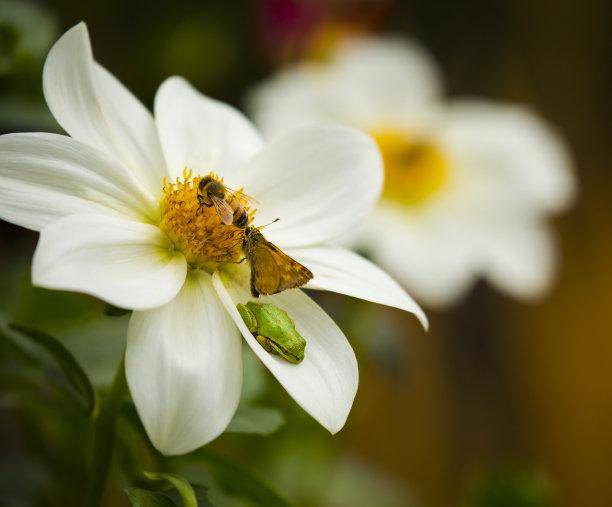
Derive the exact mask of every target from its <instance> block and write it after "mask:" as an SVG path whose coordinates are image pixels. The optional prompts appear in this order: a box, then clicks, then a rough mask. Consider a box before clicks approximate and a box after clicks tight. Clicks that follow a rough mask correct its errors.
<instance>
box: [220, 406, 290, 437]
mask: <svg viewBox="0 0 612 507" xmlns="http://www.w3.org/2000/svg"><path fill="white" fill-rule="evenodd" d="M284 424H285V416H283V414H282V412H281V411H280V410H278V409H275V408H269V407H255V406H249V405H245V406H239V407H238V410H237V411H236V414H235V415H234V418H233V419H232V421H231V422H230V423H229V426H228V427H227V429H226V430H225V431H226V432H229V433H251V434H256V435H270V434H272V433H274V432H275V431H277V430H278V429H279V428H280V427H281V426H283V425H284Z"/></svg>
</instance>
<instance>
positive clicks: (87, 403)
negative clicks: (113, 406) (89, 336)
mask: <svg viewBox="0 0 612 507" xmlns="http://www.w3.org/2000/svg"><path fill="white" fill-rule="evenodd" d="M9 328H10V329H12V330H13V331H16V332H18V333H19V334H20V335H22V336H24V337H26V338H29V339H30V340H31V341H33V342H34V343H36V344H37V345H38V346H40V347H42V348H43V349H44V350H45V351H46V352H47V353H49V354H50V355H51V356H52V357H53V359H55V361H56V362H57V364H58V365H59V367H60V368H61V370H62V371H63V372H64V375H66V378H67V379H68V382H69V383H70V385H72V387H74V389H75V390H76V391H77V392H78V393H79V394H80V395H81V401H82V404H83V406H84V409H85V413H86V414H87V416H91V415H92V414H93V413H94V412H95V411H96V408H97V406H98V399H97V396H96V392H95V390H94V388H93V386H92V385H91V382H90V380H89V377H88V376H87V374H86V373H85V372H84V371H83V368H81V366H80V365H79V363H78V362H77V361H76V359H75V358H74V356H73V355H72V354H71V353H70V351H69V350H68V349H67V348H66V347H64V345H62V343H61V342H60V341H59V340H57V339H56V338H54V337H53V336H51V335H49V334H47V333H43V332H42V331H39V330H37V329H31V328H29V327H26V326H22V325H19V324H9Z"/></svg>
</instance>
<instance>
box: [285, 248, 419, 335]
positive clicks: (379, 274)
mask: <svg viewBox="0 0 612 507" xmlns="http://www.w3.org/2000/svg"><path fill="white" fill-rule="evenodd" d="M285 253H287V254H288V255H290V256H291V257H293V258H294V259H296V260H297V261H299V262H301V263H302V264H304V265H305V266H306V267H307V268H309V269H310V270H311V271H312V273H313V274H314V278H313V279H312V280H311V281H310V282H309V283H308V285H306V287H305V288H307V289H321V290H329V291H333V292H339V293H340V294H346V295H347V296H353V297H356V298H360V299H365V300H366V301H372V302H374V303H380V304H383V305H387V306H392V307H394V308H400V309H401V310H406V311H407V312H411V313H414V314H415V315H416V316H417V318H418V319H419V320H420V321H421V324H423V326H424V327H425V328H427V326H428V323H427V317H426V316H425V313H424V312H423V310H422V309H421V308H420V307H419V305H417V304H416V302H415V301H414V300H413V299H412V298H411V297H410V296H409V295H408V294H407V293H406V291H405V290H404V289H402V288H401V287H400V286H399V285H398V283H397V282H396V281H395V280H393V278H391V277H390V276H389V275H388V274H387V273H385V272H384V271H383V270H382V269H380V268H379V267H378V266H376V265H375V264H373V263H371V262H370V261H368V260H366V259H364V258H363V257H361V256H359V255H357V254H356V253H353V252H351V251H349V250H345V249H344V248H334V247H310V248H304V249H300V250H293V249H292V250H286V251H285Z"/></svg>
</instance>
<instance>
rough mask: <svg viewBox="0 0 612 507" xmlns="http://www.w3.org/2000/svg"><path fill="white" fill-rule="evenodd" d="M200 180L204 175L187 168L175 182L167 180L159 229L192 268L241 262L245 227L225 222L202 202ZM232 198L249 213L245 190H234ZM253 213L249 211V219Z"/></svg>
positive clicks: (214, 266) (213, 266)
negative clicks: (199, 191) (199, 190)
mask: <svg viewBox="0 0 612 507" xmlns="http://www.w3.org/2000/svg"><path fill="white" fill-rule="evenodd" d="M201 180H202V176H195V177H194V176H192V174H191V171H188V170H185V171H183V177H182V178H177V179H176V181H175V182H168V181H167V180H164V186H163V191H164V195H163V197H162V199H161V202H160V210H161V222H160V228H161V229H162V230H163V231H164V232H165V233H166V234H167V235H168V237H169V238H170V239H171V240H172V242H173V243H174V247H175V248H176V249H177V250H179V251H181V252H182V253H183V254H184V255H185V258H186V259H187V262H188V263H189V264H190V265H191V266H192V267H196V268H203V269H206V270H208V271H210V272H212V271H214V270H215V269H216V268H217V267H218V266H219V265H220V264H222V263H226V262H239V261H240V260H241V259H242V258H243V257H244V255H243V252H242V242H243V240H244V228H239V227H236V226H235V225H233V224H229V225H225V224H223V223H222V222H221V218H220V217H219V215H218V214H217V211H216V210H215V207H214V206H210V207H208V206H205V205H203V204H200V202H199V200H198V185H199V183H200V181H201ZM218 180H219V181H220V182H222V180H221V179H218ZM232 198H233V199H235V200H236V202H238V203H240V204H241V205H242V206H243V207H244V208H245V210H246V211H247V213H249V208H248V199H247V198H246V197H245V195H244V194H243V192H242V190H238V191H236V192H233V194H232ZM253 214H254V212H251V213H249V222H250V221H251V220H252V218H253Z"/></svg>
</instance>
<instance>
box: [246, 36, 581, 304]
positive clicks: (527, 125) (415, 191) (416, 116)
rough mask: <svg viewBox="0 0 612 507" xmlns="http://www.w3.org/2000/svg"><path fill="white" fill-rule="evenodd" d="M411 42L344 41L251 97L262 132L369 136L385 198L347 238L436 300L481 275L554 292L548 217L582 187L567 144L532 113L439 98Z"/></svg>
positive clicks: (522, 293)
mask: <svg viewBox="0 0 612 507" xmlns="http://www.w3.org/2000/svg"><path fill="white" fill-rule="evenodd" d="M441 88H442V87H441V83H440V78H439V73H438V69H437V68H436V66H435V64H434V62H433V59H432V58H431V57H430V55H429V54H428V53H427V52H426V51H425V50H424V49H423V48H421V47H419V46H418V45H416V44H415V43H410V42H408V41H403V40H401V39H396V38H391V37H389V38H363V39H352V40H348V41H345V42H344V43H343V44H341V45H339V46H337V48H336V49H335V50H334V51H333V52H332V53H331V54H330V56H329V58H328V59H327V60H324V61H312V62H306V63H302V64H299V65H296V66H293V67H290V68H287V69H285V70H283V71H281V72H280V73H279V74H278V75H277V76H275V77H273V78H271V79H269V80H268V81H267V82H264V83H262V84H260V85H259V86H258V87H257V88H256V89H255V90H254V91H253V93H252V94H251V95H250V97H249V107H250V110H251V111H252V113H253V117H254V119H255V123H256V124H258V125H259V126H260V127H261V129H262V131H263V133H264V135H266V136H273V135H275V134H276V133H278V132H281V131H284V130H286V129H288V128H292V127H296V126H300V125H302V126H303V125H305V124H315V123H322V122H336V123H337V122H341V123H344V124H346V125H351V126H354V127H357V128H360V129H362V130H363V131H365V132H368V133H369V134H371V135H372V136H373V137H374V138H375V139H376V140H377V142H378V145H379V148H380V150H381V152H382V155H383V159H384V162H385V184H384V189H383V198H382V199H381V201H380V203H379V206H378V209H377V210H376V212H375V213H374V214H372V215H370V218H368V219H367V220H366V221H365V224H364V225H363V227H362V228H361V229H360V231H359V233H358V234H356V235H353V236H351V237H350V238H349V240H348V241H349V243H350V244H352V245H353V246H355V247H357V248H362V249H365V250H366V251H368V252H369V253H370V254H371V255H372V256H373V257H374V259H375V260H377V261H379V262H380V263H381V264H382V265H383V266H385V267H386V268H387V269H388V270H390V271H391V272H393V273H394V274H395V275H396V276H397V277H398V278H400V279H401V280H402V281H403V282H404V284H405V285H406V286H407V287H408V288H409V289H410V290H411V291H413V293H414V294H415V295H416V296H417V299H420V300H421V301H422V302H425V303H427V304H429V305H437V306H442V305H445V304H449V303H452V302H454V301H456V300H458V299H459V298H460V297H461V296H462V295H464V294H465V293H466V291H467V290H468V289H469V288H470V287H471V286H472V284H473V283H474V281H475V280H476V279H477V278H478V277H480V276H482V277H486V278H487V279H488V280H489V281H490V282H492V283H493V284H494V285H496V286H497V287H499V288H500V289H502V290H505V291H507V292H508V293H510V294H511V295H514V296H516V297H519V298H533V297H537V296H539V295H541V294H543V293H544V292H545V291H546V289H547V288H548V287H549V285H550V282H551V280H552V278H553V274H554V271H555V265H556V253H557V251H556V248H555V244H554V238H553V234H552V231H551V229H550V227H549V225H548V224H547V219H548V218H549V216H550V215H551V214H553V213H557V212H560V211H562V210H563V209H564V208H566V207H567V206H568V205H569V204H570V202H571V200H572V197H573V194H574V191H575V183H574V179H573V174H572V171H571V164H570V160H569V156H568V153H567V150H566V147H565V144H564V143H563V141H562V140H561V139H560V137H559V136H558V134H557V133H556V132H555V130H554V129H553V128H552V127H551V126H550V125H547V124H546V123H545V122H544V121H543V120H541V119H540V118H538V116H536V115H535V114H534V113H532V112H530V111H529V110H527V109H526V108H524V107H521V106H517V105H507V104H501V103H495V102H491V101H487V100H478V99H469V100H466V99H464V100H450V101H444V100H443V98H442V96H441Z"/></svg>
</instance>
